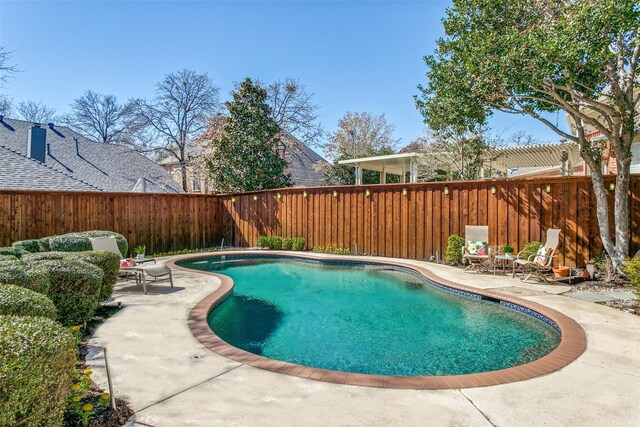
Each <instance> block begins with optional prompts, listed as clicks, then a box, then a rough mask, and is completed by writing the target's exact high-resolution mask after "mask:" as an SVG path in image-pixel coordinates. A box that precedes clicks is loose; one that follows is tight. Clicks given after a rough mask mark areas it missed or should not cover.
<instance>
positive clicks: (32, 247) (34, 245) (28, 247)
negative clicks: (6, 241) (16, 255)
mask: <svg viewBox="0 0 640 427" xmlns="http://www.w3.org/2000/svg"><path fill="white" fill-rule="evenodd" d="M39 242H40V241H39V240H38V239H35V240H33V239H32V240H20V241H17V242H13V244H12V245H11V246H13V247H14V248H20V249H22V250H24V251H25V252H31V253H33V252H40V243H39Z"/></svg>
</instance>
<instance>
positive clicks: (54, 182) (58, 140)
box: [0, 116, 182, 193]
mask: <svg viewBox="0 0 640 427" xmlns="http://www.w3.org/2000/svg"><path fill="white" fill-rule="evenodd" d="M0 165H1V167H0V189H13V190H51V191H55V190H62V191H67V190H73V191H109V192H147V193H182V189H181V188H180V187H179V186H177V185H176V184H175V182H173V180H172V179H171V177H170V176H169V175H168V174H167V173H166V172H165V170H164V169H163V168H162V167H160V166H158V165H157V164H156V163H155V162H153V161H151V160H149V159H147V158H146V157H144V156H142V155H141V154H139V153H137V152H136V151H134V150H132V149H130V148H127V147H125V146H122V145H116V144H101V143H98V142H94V141H91V140H89V139H87V138H85V137H83V136H82V135H80V134H78V133H77V132H74V131H73V130H71V129H69V128H68V127H64V126H56V125H55V124H53V123H48V124H34V123H32V122H27V121H23V120H14V119H7V118H4V117H3V116H0Z"/></svg>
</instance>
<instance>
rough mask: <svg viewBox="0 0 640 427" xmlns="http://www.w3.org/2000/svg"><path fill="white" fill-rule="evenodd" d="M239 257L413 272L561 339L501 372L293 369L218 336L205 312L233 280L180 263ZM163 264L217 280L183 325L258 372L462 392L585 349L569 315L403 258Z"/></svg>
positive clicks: (562, 361)
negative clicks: (518, 314)
mask: <svg viewBox="0 0 640 427" xmlns="http://www.w3.org/2000/svg"><path fill="white" fill-rule="evenodd" d="M223 255H224V256H229V257H234V256H237V257H242V258H251V257H254V258H258V257H282V258H298V259H303V260H305V261H315V262H329V263H331V262H336V263H345V262H346V263H353V264H377V265H386V266H390V267H394V268H400V269H402V270H403V271H406V272H409V273H411V274H417V275H418V276H419V277H421V278H425V279H427V280H428V281H429V283H430V284H432V285H434V286H436V287H438V288H440V289H443V290H445V291H447V292H452V293H455V294H459V295H461V296H465V297H470V298H476V299H483V300H489V301H492V302H497V303H499V304H501V305H503V306H505V307H508V308H511V309H515V310H518V311H522V312H523V313H525V314H528V315H531V316H534V317H536V318H538V319H540V320H541V321H543V322H546V323H547V324H549V325H550V326H551V327H553V328H555V329H556V330H558V331H559V332H560V333H561V335H562V337H561V340H560V344H559V345H558V347H557V348H556V349H555V350H553V351H552V352H551V353H549V354H547V355H545V356H543V357H541V358H540V359H537V360H534V361H533V362H530V363H527V364H525V365H520V366H515V367H512V368H507V369H501V370H498V371H490V372H481V373H475V374H468V375H442V376H410V377H407V376H384V375H369V374H357V373H351V372H342V371H331V370H327V369H320V368H313V367H308V366H302V365H296V364H294V363H289V362H283V361H279V360H274V359H269V358H266V357H263V356H259V355H256V354H253V353H250V352H247V351H244V350H241V349H239V348H237V347H234V346H232V345H230V344H228V343H227V342H225V341H223V340H222V339H221V338H220V337H218V336H217V335H216V334H215V332H213V330H211V328H210V327H209V324H208V322H207V318H208V316H209V313H211V311H212V310H213V309H215V308H216V307H217V306H218V305H219V304H220V303H221V302H222V301H224V300H225V298H226V297H227V296H229V294H230V293H231V292H232V291H233V280H232V279H231V278H230V277H228V276H225V275H222V274H217V273H212V272H207V271H200V270H194V269H191V268H186V267H181V266H180V265H178V264H177V263H178V262H185V261H193V260H197V259H206V258H214V257H219V256H223ZM167 265H168V266H169V267H170V268H172V269H176V270H183V271H189V272H191V273H194V272H196V273H200V274H205V275H211V276H215V277H217V278H218V279H219V280H220V282H221V284H220V286H219V287H218V288H217V289H216V290H215V291H214V292H212V293H211V294H209V295H208V296H206V297H205V298H204V299H202V300H201V301H200V302H199V303H197V304H196V305H195V307H194V308H193V309H192V310H191V312H190V313H189V317H188V320H187V324H188V326H189V329H190V330H191V333H192V334H193V335H194V337H195V338H196V339H197V340H198V341H200V342H201V343H202V344H203V345H204V346H205V347H207V348H208V349H210V350H211V351H213V352H215V353H217V354H219V355H221V356H224V357H226V358H228V359H231V360H234V361H236V362H239V363H243V364H245V365H249V366H253V367H255V368H258V369H264V370H267V371H271V372H275V373H279V374H283V375H290V376H295V377H300V378H306V379H312V380H316V381H323V382H328V383H334V384H345V385H355V386H361V387H379V388H398V389H417V390H439V389H461V388H472V387H486V386H493V385H499V384H507V383H512V382H516V381H523V380H528V379H531V378H536V377H540V376H543V375H548V374H550V373H553V372H555V371H557V370H559V369H561V368H563V367H565V366H567V365H568V364H569V363H571V362H573V361H574V360H576V359H577V358H578V357H579V356H580V355H581V354H582V353H584V351H585V350H586V348H587V339H586V335H585V332H584V330H583V329H582V327H581V326H580V325H579V324H578V323H577V322H576V321H575V320H573V319H571V318H570V317H568V316H566V315H564V314H562V313H560V312H558V311H556V310H553V309H551V308H549V307H546V306H544V305H542V304H538V303H535V302H532V301H527V300H524V299H521V298H517V297H512V296H506V295H502V294H498V293H495V292H491V291H487V290H482V289H477V288H472V287H469V286H465V285H461V284H459V283H455V282H452V281H450V280H447V279H443V278H441V277H439V276H437V275H435V274H433V273H432V272H431V271H430V270H428V269H427V268H424V267H421V266H416V265H412V264H407V263H404V262H402V261H401V260H394V261H389V260H384V261H382V260H381V261H371V260H369V259H367V260H363V259H358V258H357V257H349V256H340V257H324V256H323V257H322V258H319V257H317V256H315V255H312V254H296V255H293V256H292V255H290V254H287V253H285V252H280V251H269V252H268V253H265V252H262V251H229V252H215V253H207V254H199V255H193V256H187V257H181V258H179V259H174V260H171V261H168V262H167Z"/></svg>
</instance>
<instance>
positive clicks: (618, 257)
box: [583, 155, 631, 275]
mask: <svg viewBox="0 0 640 427" xmlns="http://www.w3.org/2000/svg"><path fill="white" fill-rule="evenodd" d="M583 159H584V160H586V162H587V164H588V165H589V168H590V170H591V183H592V185H593V192H594V194H595V197H596V217H597V218H598V227H599V229H600V239H601V240H602V245H603V247H604V250H605V251H606V252H607V255H608V256H609V258H610V259H611V263H612V265H613V268H614V270H615V271H616V273H617V274H618V275H621V274H623V272H622V267H623V266H624V260H625V258H626V257H627V256H628V255H629V196H628V191H629V167H630V165H631V159H630V158H629V157H627V158H625V159H621V160H620V159H618V160H617V162H618V168H619V169H618V175H617V177H616V189H615V196H614V197H615V199H614V227H615V242H614V240H613V238H612V237H613V236H612V235H611V229H610V228H609V215H610V212H609V190H608V189H607V187H606V186H605V183H604V176H603V175H602V169H601V165H600V162H599V161H597V160H596V159H593V158H591V157H590V156H588V155H585V156H583ZM598 160H599V159H598ZM625 171H626V173H625Z"/></svg>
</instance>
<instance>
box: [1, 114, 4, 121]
mask: <svg viewBox="0 0 640 427" xmlns="http://www.w3.org/2000/svg"><path fill="white" fill-rule="evenodd" d="M3 120H4V114H0V122H1V121H3Z"/></svg>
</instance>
